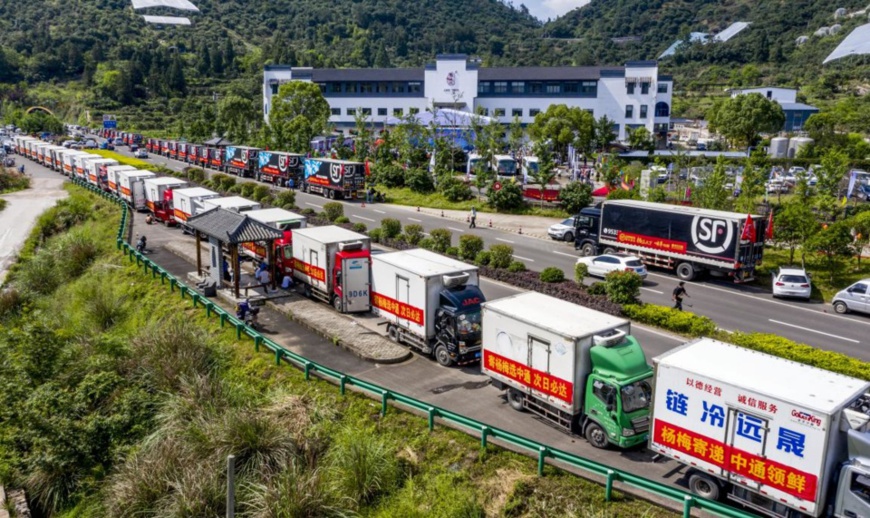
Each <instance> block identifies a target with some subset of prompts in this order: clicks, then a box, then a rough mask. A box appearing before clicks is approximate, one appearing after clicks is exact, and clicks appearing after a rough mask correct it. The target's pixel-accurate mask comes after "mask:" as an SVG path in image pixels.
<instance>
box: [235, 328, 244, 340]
mask: <svg viewBox="0 0 870 518" xmlns="http://www.w3.org/2000/svg"><path fill="white" fill-rule="evenodd" d="M244 327H245V324H236V339H238V340H241V339H242V329H244Z"/></svg>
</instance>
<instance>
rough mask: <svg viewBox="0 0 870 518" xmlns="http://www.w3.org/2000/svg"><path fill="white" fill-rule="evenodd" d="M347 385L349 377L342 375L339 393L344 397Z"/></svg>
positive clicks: (339, 382) (339, 381) (339, 379)
mask: <svg viewBox="0 0 870 518" xmlns="http://www.w3.org/2000/svg"><path fill="white" fill-rule="evenodd" d="M345 385H347V375H345V374H342V375H341V377H340V378H338V392H339V393H340V394H341V395H342V396H343V395H344V394H345V391H346V390H347V389H346V388H345Z"/></svg>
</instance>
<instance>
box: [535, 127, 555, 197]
mask: <svg viewBox="0 0 870 518" xmlns="http://www.w3.org/2000/svg"><path fill="white" fill-rule="evenodd" d="M534 149H535V151H534V153H535V156H536V157H538V169H537V171H534V172H533V173H532V175H531V176H532V183H533V184H538V185H540V186H541V207H543V206H544V189H546V188H547V185H549V184H550V182H552V181H553V179H554V178H556V164H554V163H553V153H552V152H551V151H550V146H548V145H547V144H545V143H544V142H541V141H538V142H535V147H534Z"/></svg>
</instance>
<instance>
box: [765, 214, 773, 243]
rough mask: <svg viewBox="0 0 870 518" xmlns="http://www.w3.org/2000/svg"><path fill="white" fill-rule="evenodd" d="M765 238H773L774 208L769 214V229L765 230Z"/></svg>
mask: <svg viewBox="0 0 870 518" xmlns="http://www.w3.org/2000/svg"><path fill="white" fill-rule="evenodd" d="M764 238H765V239H773V210H771V211H770V213H768V215H767V229H766V230H765V231H764Z"/></svg>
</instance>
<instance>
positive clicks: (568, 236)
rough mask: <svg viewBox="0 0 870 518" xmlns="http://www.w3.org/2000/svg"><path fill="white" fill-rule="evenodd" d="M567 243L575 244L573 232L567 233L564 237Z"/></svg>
mask: <svg viewBox="0 0 870 518" xmlns="http://www.w3.org/2000/svg"><path fill="white" fill-rule="evenodd" d="M562 239H564V240H565V241H566V242H568V243H573V242H574V233H573V232H565V235H564V236H563V237H562Z"/></svg>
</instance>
